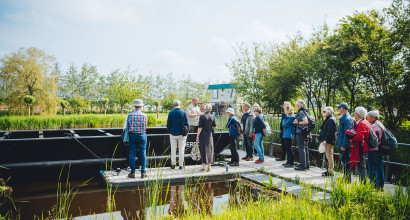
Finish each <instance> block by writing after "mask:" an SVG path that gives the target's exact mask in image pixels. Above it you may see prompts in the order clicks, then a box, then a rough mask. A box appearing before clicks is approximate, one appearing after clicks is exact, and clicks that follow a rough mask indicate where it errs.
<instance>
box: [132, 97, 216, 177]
mask: <svg viewBox="0 0 410 220" xmlns="http://www.w3.org/2000/svg"><path fill="white" fill-rule="evenodd" d="M198 103H199V99H198V98H193V99H192V103H191V104H190V105H189V106H188V108H187V110H186V111H184V110H182V109H181V102H180V101H179V100H174V101H173V105H174V109H173V110H172V111H171V112H170V113H169V114H168V120H167V131H168V133H169V134H170V135H169V138H170V143H171V169H175V167H176V162H177V160H176V151H177V148H178V149H179V158H178V164H179V169H183V167H184V156H185V146H186V138H187V133H188V132H189V133H197V137H196V141H197V142H199V148H200V153H201V162H202V165H203V167H202V169H201V170H202V171H208V172H209V171H210V169H211V164H212V162H213V160H214V150H213V149H214V148H213V130H214V128H215V127H216V122H215V117H214V116H213V115H212V114H210V112H211V111H212V105H211V104H207V105H205V106H204V112H201V109H200V108H199V106H198ZM143 106H144V104H143V102H142V100H140V99H136V100H134V103H133V111H132V112H131V113H130V114H129V115H128V116H127V118H126V120H125V123H124V129H126V128H127V129H128V133H129V146H130V154H129V166H130V169H131V171H130V173H129V174H128V177H129V178H135V157H136V155H137V153H138V158H139V162H140V165H141V178H144V177H146V166H147V159H146V147H147V135H146V128H147V124H148V118H147V115H146V114H144V113H142V111H141V108H142V107H143ZM206 165H208V167H207V168H206Z"/></svg>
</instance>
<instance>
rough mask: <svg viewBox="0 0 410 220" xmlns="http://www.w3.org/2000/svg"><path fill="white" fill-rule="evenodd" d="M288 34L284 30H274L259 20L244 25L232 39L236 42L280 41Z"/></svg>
mask: <svg viewBox="0 0 410 220" xmlns="http://www.w3.org/2000/svg"><path fill="white" fill-rule="evenodd" d="M288 35H289V33H287V32H286V31H283V30H275V29H274V28H272V27H270V26H269V25H267V24H264V23H262V22H261V21H259V20H253V21H252V22H251V23H249V24H246V25H245V29H244V32H243V33H242V34H241V35H240V36H238V37H237V38H236V39H234V41H237V42H272V41H274V42H282V41H284V40H286V37H287V36H288Z"/></svg>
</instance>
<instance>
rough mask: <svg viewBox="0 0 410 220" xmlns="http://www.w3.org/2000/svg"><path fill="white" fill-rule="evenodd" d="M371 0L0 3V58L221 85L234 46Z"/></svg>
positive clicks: (273, 38) (331, 18) (274, 37)
mask: <svg viewBox="0 0 410 220" xmlns="http://www.w3.org/2000/svg"><path fill="white" fill-rule="evenodd" d="M391 2H392V1H391V0H390V1H383V0H379V1H371V0H360V1H359V0H343V1H341V0H339V1H336V0H310V1H306V0H297V1H296V0H287V1H284V0H280V1H279V0H255V1H251V0H248V1H245V0H191V1H187V0H35V1H33V0H0V57H2V56H4V55H5V54H7V53H11V52H15V51H17V50H18V49H19V48H21V47H37V48H39V49H42V50H45V51H46V52H47V53H48V54H49V55H53V56H55V58H56V59H57V61H58V62H59V63H60V66H61V69H62V71H63V72H65V71H66V70H67V69H68V66H69V65H70V64H71V63H74V64H75V65H76V66H78V67H80V66H81V65H82V64H83V63H89V64H92V65H95V66H97V69H98V72H100V73H101V74H104V75H108V74H109V73H111V72H112V71H113V70H117V69H120V70H125V69H127V67H131V68H132V69H136V70H137V72H138V73H140V74H143V75H149V74H154V75H155V74H165V73H169V72H172V73H173V74H174V76H176V77H178V78H183V77H187V76H191V79H193V80H195V81H198V82H211V83H217V82H229V81H230V80H231V79H232V77H231V73H230V71H229V69H228V68H227V67H226V64H227V63H229V62H230V60H231V59H232V58H233V56H234V50H233V48H232V46H234V45H235V44H237V43H242V42H245V43H252V42H275V43H280V42H283V41H286V40H287V39H288V37H289V36H293V35H295V34H296V33H297V32H298V31H300V32H301V33H302V34H303V35H305V36H308V35H309V34H311V33H312V31H313V28H314V27H319V26H321V25H323V24H324V23H325V22H326V23H327V24H328V25H329V26H330V27H334V26H335V25H336V24H337V23H338V21H339V19H341V18H342V17H344V16H346V15H352V14H353V13H354V11H356V10H357V11H363V10H370V9H376V10H381V9H382V8H384V7H388V6H389V5H390V4H391Z"/></svg>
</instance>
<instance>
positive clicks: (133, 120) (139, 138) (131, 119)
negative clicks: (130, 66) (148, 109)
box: [125, 99, 148, 178]
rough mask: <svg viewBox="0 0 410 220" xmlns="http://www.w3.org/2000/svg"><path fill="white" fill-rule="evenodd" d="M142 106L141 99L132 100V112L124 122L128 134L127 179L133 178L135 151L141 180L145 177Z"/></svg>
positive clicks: (144, 132)
mask: <svg viewBox="0 0 410 220" xmlns="http://www.w3.org/2000/svg"><path fill="white" fill-rule="evenodd" d="M142 106H144V104H143V103H142V100H141V99H136V100H134V104H133V107H134V111H133V112H131V113H130V114H129V115H128V117H127V119H126V121H125V126H128V132H129V135H130V158H129V165H130V168H131V173H130V174H128V177H129V178H135V156H136V154H137V151H138V152H139V156H138V159H139V160H140V162H141V178H144V177H146V176H147V174H146V171H145V168H146V166H147V155H146V150H147V134H146V129H147V124H148V118H147V115H146V114H144V113H142V112H141V108H142Z"/></svg>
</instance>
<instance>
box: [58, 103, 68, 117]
mask: <svg viewBox="0 0 410 220" xmlns="http://www.w3.org/2000/svg"><path fill="white" fill-rule="evenodd" d="M68 104H69V103H68V102H67V101H66V100H61V101H60V106H61V108H62V109H63V115H64V116H65V110H66V108H67V106H68Z"/></svg>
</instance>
